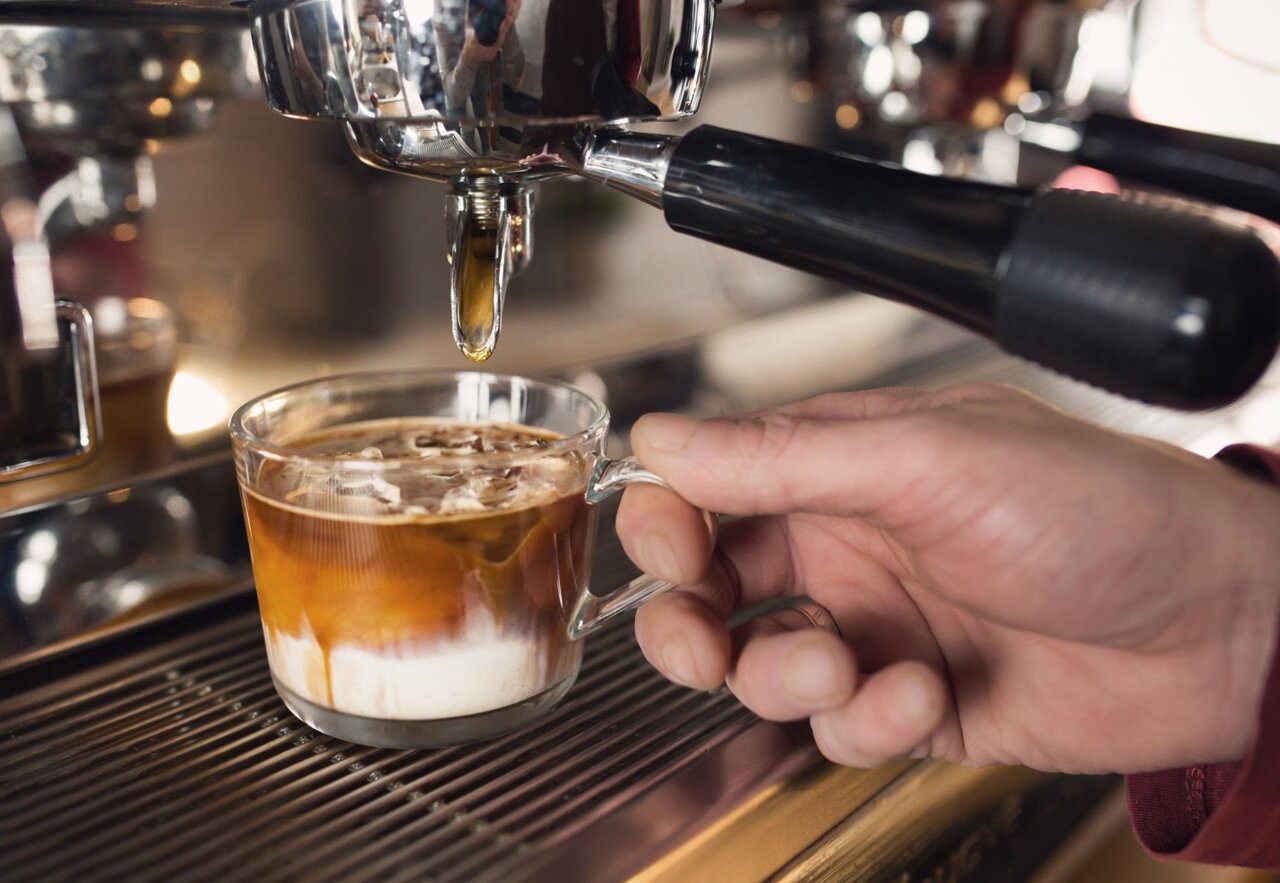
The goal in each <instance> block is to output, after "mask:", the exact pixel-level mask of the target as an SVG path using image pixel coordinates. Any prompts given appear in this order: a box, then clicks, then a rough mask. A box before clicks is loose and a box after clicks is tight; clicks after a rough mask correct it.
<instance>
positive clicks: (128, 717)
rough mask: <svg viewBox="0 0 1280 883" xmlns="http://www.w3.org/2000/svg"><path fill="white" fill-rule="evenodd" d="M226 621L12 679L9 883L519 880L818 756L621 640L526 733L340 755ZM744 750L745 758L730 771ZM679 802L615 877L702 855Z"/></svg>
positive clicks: (0, 785) (593, 656)
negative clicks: (679, 843) (573, 846)
mask: <svg viewBox="0 0 1280 883" xmlns="http://www.w3.org/2000/svg"><path fill="white" fill-rule="evenodd" d="M598 571H599V574H600V578H601V581H602V583H609V582H618V581H620V580H621V579H622V578H623V575H624V574H625V572H626V568H625V565H624V564H623V563H622V559H621V558H620V557H619V556H618V555H617V554H616V553H615V554H613V555H610V556H608V557H607V558H605V559H604V560H602V561H601V562H600V564H599V565H598ZM224 607H225V608H227V609H226V610H225V611H224V612H222V613H215V612H211V611H206V612H205V613H204V614H203V615H202V617H201V619H202V620H203V621H200V620H196V621H195V622H191V621H190V618H188V621H187V622H186V623H185V624H184V625H182V626H181V627H171V628H169V629H167V630H165V631H163V632H159V633H155V632H154V630H153V632H152V633H150V634H149V635H147V636H144V637H142V638H139V637H137V636H135V637H134V638H130V636H128V635H123V636H121V637H120V638H119V639H118V642H117V643H115V644H111V643H108V644H106V645H104V646H102V647H100V648H98V650H97V651H96V652H97V653H98V654H99V655H98V657H97V658H98V659H99V664H98V665H96V666H93V667H90V666H85V667H83V668H80V667H79V666H76V665H75V664H74V662H75V659H74V655H73V656H71V657H68V658H67V662H66V664H64V665H63V666H62V671H64V672H66V671H70V672H71V673H70V674H69V675H67V676H64V677H59V676H57V675H54V676H53V679H52V680H50V676H49V675H48V674H46V672H47V670H48V668H49V666H47V665H46V666H45V667H34V668H27V669H25V670H18V671H16V672H11V673H9V674H8V675H3V674H0V694H2V695H5V696H6V697H7V698H6V699H4V700H0V734H3V738H4V741H5V746H6V750H5V752H4V754H3V756H2V757H0V837H2V838H3V840H4V842H5V843H6V844H8V845H7V846H6V850H5V852H6V878H7V879H14V880H27V879H32V880H34V879H41V880H49V879H72V878H75V879H119V878H122V877H127V878H129V879H135V880H151V879H166V880H167V879H196V878H199V879H228V880H231V879H234V880H241V879H243V880H251V879H252V880H257V879H298V878H301V877H306V878H308V879H324V880H330V879H332V880H337V879H350V877H351V876H352V875H355V876H359V877H360V878H363V879H433V880H472V879H485V880H500V879H501V880H507V879H525V878H527V877H528V876H529V875H530V874H531V873H533V870H534V869H535V868H536V867H537V865H538V864H539V863H540V862H541V861H544V860H549V859H550V858H551V857H553V856H554V855H555V854H556V853H557V852H558V851H559V847H561V846H563V845H565V844H567V843H571V842H573V838H574V837H575V835H578V834H580V833H581V832H583V831H585V830H587V829H589V828H590V827H591V826H592V825H594V824H596V823H600V822H602V821H604V820H609V819H613V818H626V812H625V809H622V808H623V807H624V805H625V804H627V803H628V801H630V800H632V799H633V798H635V797H637V796H639V795H641V794H650V795H652V794H661V793H662V783H663V782H664V781H667V780H668V779H670V777H672V776H673V774H675V773H678V772H679V771H681V770H686V769H687V770H690V771H691V772H693V773H694V774H695V775H696V776H697V777H698V778H700V781H699V783H698V784H699V791H700V792H706V793H721V794H729V795H734V796H737V797H742V796H744V793H749V791H750V787H749V786H751V787H759V786H762V785H764V784H767V783H768V782H770V781H771V780H773V779H775V778H776V777H777V776H778V775H779V773H780V772H781V771H785V770H788V769H790V770H793V771H794V770H795V769H796V767H797V766H801V767H803V766H805V765H808V764H812V763H813V762H814V760H815V755H814V753H813V752H812V750H811V749H805V748H804V747H803V745H802V744H801V743H796V742H794V741H792V740H791V739H790V738H786V737H784V736H783V731H782V730H780V729H779V728H777V727H776V726H774V725H768V724H762V723H759V722H757V721H755V720H754V719H753V718H752V716H751V715H750V714H749V713H748V712H746V711H745V710H744V709H743V708H742V707H741V706H740V705H738V704H737V703H736V701H734V700H733V699H732V697H731V696H729V695H728V694H727V693H726V692H724V691H720V692H717V693H710V694H708V693H698V692H693V691H689V690H686V689H683V688H680V687H676V686H674V685H672V684H670V683H668V682H666V681H665V680H664V679H662V678H661V677H660V676H659V675H657V674H656V673H655V672H654V671H653V670H652V669H651V668H650V667H649V666H648V664H647V663H646V662H645V661H644V659H643V657H642V656H641V655H640V653H639V651H638V650H637V648H636V647H635V644H634V641H633V639H632V637H631V629H630V625H629V624H628V623H625V622H624V623H619V624H618V625H616V626H614V627H612V628H610V629H608V630H606V631H604V632H602V633H601V634H599V635H597V636H596V637H594V638H593V639H592V640H591V641H590V642H589V643H588V648H587V656H586V660H585V662H584V666H583V670H582V675H581V678H580V680H579V682H578V684H577V686H576V687H575V688H574V690H573V691H572V692H571V693H570V695H569V697H568V698H567V699H566V700H565V702H564V703H563V704H562V705H561V706H560V707H559V708H558V709H557V710H556V711H554V712H553V713H552V714H551V715H550V716H549V717H548V718H547V719H545V720H544V721H542V722H541V723H539V724H538V725H536V726H535V727H532V728H530V729H528V730H525V731H524V732H521V733H517V734H513V735H511V736H508V737H504V738H502V739H499V740H497V741H494V742H490V743H485V744H480V745H472V746H466V747H459V748H452V749H446V750H442V751H430V752H425V751H420V752H400V751H388V750H376V749H369V748H362V747H358V746H353V745H350V744H345V743H341V742H337V741H335V740H332V739H329V738H328V737H325V736H322V735H320V734H318V733H315V732H313V731H310V730H309V729H307V728H306V727H305V726H303V725H301V724H300V723H298V722H297V721H295V720H293V719H292V718H291V717H290V716H289V714H288V713H287V712H286V711H285V709H284V707H283V705H282V704H281V703H280V700H279V699H278V698H277V697H276V695H275V693H274V690H273V688H272V685H271V681H270V677H269V673H268V670H267V666H266V660H265V658H264V655H263V651H262V638H261V634H260V629H259V623H258V618H257V615H256V612H254V611H253V609H252V605H251V604H250V603H247V602H245V603H234V602H230V603H228V604H226V605H224ZM246 608H247V609H246ZM762 728H763V729H764V730H765V731H766V732H763V733H762V732H753V731H757V730H761V729H762ZM770 734H771V735H770ZM741 739H745V740H746V742H745V743H744V744H745V747H746V748H747V749H748V751H747V752H746V756H745V757H744V756H742V754H741V752H740V753H739V755H738V763H736V764H729V765H726V764H724V763H723V761H722V759H721V758H720V756H719V752H720V750H721V749H722V747H723V746H726V745H730V744H732V743H735V742H737V741H738V740H741ZM679 788H680V790H679V791H678V792H677V793H676V794H674V795H671V796H670V797H669V799H668V802H667V811H666V813H665V817H664V818H661V819H658V820H655V822H657V823H656V824H653V825H652V830H646V828H645V827H644V826H634V825H633V826H632V827H630V828H629V830H628V837H627V840H626V842H614V843H612V844H610V845H609V849H608V851H609V853H611V855H610V862H609V863H608V864H609V865H610V866H611V867H613V868H618V867H620V866H624V865H626V864H628V863H630V865H631V867H632V870H637V869H639V868H641V867H643V866H644V864H645V863H647V862H648V861H649V860H651V859H652V857H653V850H654V849H655V847H656V846H657V845H658V844H657V843H656V842H655V841H656V840H657V839H658V838H661V839H662V840H663V841H669V840H670V839H671V837H672V830H671V829H672V826H673V825H674V826H675V827H676V830H677V831H678V832H680V834H681V835H682V836H684V837H688V836H692V834H693V833H695V832H696V830H697V829H698V828H700V827H702V826H703V825H705V824H708V823H709V822H710V821H712V819H711V818H708V817H707V813H706V807H705V806H704V805H703V804H701V803H700V802H699V801H696V800H689V799H687V797H684V796H683V795H685V794H687V790H686V789H687V788H688V777H687V776H686V777H685V779H684V782H683V784H681V785H680V786H679ZM722 808H724V809H727V807H722ZM682 826H683V830H681V828H682ZM575 876H576V878H578V879H604V878H602V877H600V876H599V875H598V874H596V873H594V872H593V869H592V868H591V867H582V866H580V867H579V869H578V872H577V874H576V875H575Z"/></svg>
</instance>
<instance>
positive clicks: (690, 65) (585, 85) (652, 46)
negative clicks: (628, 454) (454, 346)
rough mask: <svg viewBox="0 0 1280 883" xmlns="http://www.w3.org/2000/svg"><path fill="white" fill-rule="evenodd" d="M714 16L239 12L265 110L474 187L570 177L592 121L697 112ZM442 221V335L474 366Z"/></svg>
mask: <svg viewBox="0 0 1280 883" xmlns="http://www.w3.org/2000/svg"><path fill="white" fill-rule="evenodd" d="M713 7H714V4H713V3H712V2H711V0H662V2H659V3H655V4H652V5H651V6H649V7H648V8H646V9H644V10H643V11H642V9H641V7H640V6H639V5H632V4H630V3H618V2H616V0H615V2H610V0H600V2H599V3H597V2H594V0H593V2H588V3H585V4H578V5H575V6H568V5H565V4H563V3H534V2H530V3H528V4H522V3H521V2H519V0H496V3H491V4H488V5H481V6H475V7H474V8H472V6H471V5H470V4H468V3H467V2H464V0H450V2H442V3H437V4H429V5H419V4H411V3H406V2H403V0H367V2H362V3H356V4H352V3H347V2H343V0H289V2H271V3H267V2H260V3H256V4H251V5H250V8H249V12H250V16H251V18H252V21H253V24H252V32H253V39H254V46H255V48H256V49H257V52H258V57H259V61H260V63H261V68H262V73H263V85H264V86H265V88H266V93H267V100H268V102H269V103H270V104H271V106H272V108H274V109H275V110H277V111H279V112H280V113H283V114H287V115H290V116H297V117H303V118H308V119H332V120H340V121H342V122H344V123H346V128H347V134H348V140H349V142H350V144H351V146H352V148H353V149H354V150H355V152H356V154H357V156H359V157H360V158H361V159H362V160H363V161H365V162H366V163H368V164H370V165H372V166H374V167H376V168H383V169H388V170H391V171H399V172H405V173H407V174H412V175H416V176H419V177H425V178H431V179H435V180H441V181H450V182H453V184H454V186H455V192H456V191H457V190H458V189H459V188H461V189H462V190H471V191H476V192H477V193H479V192H483V191H494V190H498V189H500V188H509V189H510V188H515V189H519V188H523V187H525V186H527V185H528V184H530V183H532V182H535V181H538V180H542V179H545V178H549V177H558V176H562V175H564V174H567V173H569V172H571V171H573V170H574V167H573V165H566V163H565V161H564V160H563V159H562V158H561V154H568V155H569V156H575V155H576V152H577V147H576V146H575V142H577V141H580V140H581V139H582V138H583V137H585V135H584V133H585V132H586V130H589V129H590V128H592V127H595V126H599V125H602V124H610V125H616V124H620V123H623V122H628V121H635V120H676V119H681V118H683V117H686V116H688V115H690V114H692V113H693V112H694V111H696V110H697V108H698V104H699V102H700V100H701V96H702V89H703V84H704V81H705V78H706V73H707V67H708V61H709V55H710V50H711V25H712V18H713ZM486 14H487V15H490V16H492V17H493V18H494V19H496V20H494V21H490V22H488V26H487V27H486V26H485V25H484V24H483V21H481V22H479V23H478V22H477V21H473V17H475V16H482V17H483V16H484V15H486ZM499 21H500V22H501V26H499V24H498V22H499ZM477 30H480V31H481V32H482V33H481V34H480V35H479V36H477ZM489 30H491V31H492V33H484V31H489ZM474 198H475V199H479V198H480V197H478V196H477V197H474ZM462 199H463V200H464V201H465V200H466V199H467V197H466V196H465V195H464V196H463V197H462ZM527 220H528V218H527V217H526V222H527ZM451 227H452V228H453V229H451V247H450V254H451V256H452V257H453V268H454V273H453V278H452V282H453V287H452V298H451V299H452V301H453V303H454V310H453V317H454V328H455V335H456V337H457V342H458V345H459V347H460V348H461V349H462V350H463V352H464V353H469V357H471V358H474V357H476V356H477V355H479V358H480V359H484V358H487V357H488V355H489V353H490V352H491V351H492V347H491V346H488V347H486V348H480V347H479V346H478V342H477V341H475V340H472V341H469V342H468V341H467V340H465V339H464V337H465V335H463V334H461V333H460V332H459V328H460V323H459V321H458V306H457V305H458V301H459V298H460V297H461V296H462V294H461V292H462V290H463V289H462V287H461V285H460V282H459V278H458V270H459V267H460V266H461V265H462V262H460V261H459V260H457V255H458V251H459V249H460V248H461V247H463V246H464V245H468V243H467V240H466V236H465V229H464V228H465V225H452V224H451ZM468 247H471V248H474V247H475V244H474V242H471V243H470V244H469V245H468ZM509 255H510V250H509V249H508V248H506V247H505V246H504V244H503V243H502V242H500V243H499V244H498V246H497V248H496V251H495V252H494V253H493V254H492V255H490V257H489V258H488V260H489V261H491V262H493V263H494V264H496V272H493V273H492V274H491V276H492V279H493V287H494V289H495V290H494V294H493V301H494V302H495V304H497V305H498V307H499V309H498V310H496V315H495V316H494V319H493V322H494V332H493V334H492V335H489V336H490V337H491V338H492V339H491V340H490V341H489V342H490V343H492V342H493V341H494V340H496V336H497V329H498V328H499V327H500V323H501V309H500V307H501V304H502V303H503V301H504V300H505V297H506V285H507V281H508V280H509V278H510V276H511V273H510V272H509V270H510V266H509V265H510V260H509Z"/></svg>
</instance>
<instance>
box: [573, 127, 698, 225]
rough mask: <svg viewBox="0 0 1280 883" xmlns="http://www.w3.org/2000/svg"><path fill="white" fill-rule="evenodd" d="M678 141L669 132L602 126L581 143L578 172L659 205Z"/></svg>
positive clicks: (655, 205)
mask: <svg viewBox="0 0 1280 883" xmlns="http://www.w3.org/2000/svg"><path fill="white" fill-rule="evenodd" d="M679 143H680V141H679V139H678V138H675V137H673V136H671V135H649V134H641V133H638V132H627V131H625V130H615V129H603V130H598V131H595V132H592V133H590V134H589V135H588V136H587V137H586V138H585V139H584V142H583V147H582V151H581V156H580V159H579V160H578V162H579V166H578V168H579V171H580V172H581V174H582V175H583V176H584V177H587V178H590V179H591V180H593V181H599V182H600V183H601V184H608V185H609V186H610V187H612V188H613V189H615V190H620V191H622V192H623V193H625V194H627V195H628V196H634V197H635V198H636V199H639V200H640V201H641V202H647V203H648V204H649V205H652V206H654V207H655V208H656V207H660V206H661V205H662V186H663V184H664V183H665V182H666V180H667V167H668V166H670V165H671V155H672V154H673V153H674V152H675V149H676V147H677V146H678V145H679Z"/></svg>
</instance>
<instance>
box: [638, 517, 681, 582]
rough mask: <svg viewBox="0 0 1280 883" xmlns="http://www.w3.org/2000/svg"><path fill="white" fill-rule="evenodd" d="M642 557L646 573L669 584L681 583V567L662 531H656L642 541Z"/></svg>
mask: <svg viewBox="0 0 1280 883" xmlns="http://www.w3.org/2000/svg"><path fill="white" fill-rule="evenodd" d="M640 557H641V558H643V559H644V562H643V564H644V569H645V572H647V573H649V574H651V575H653V576H656V577H659V578H661V579H665V580H666V581H667V582H673V583H678V582H679V581H680V565H679V563H678V562H677V561H676V553H675V550H674V549H672V548H671V543H670V542H668V540H667V538H666V537H665V536H664V535H663V534H662V532H661V531H656V530H655V531H653V532H652V533H650V534H649V535H648V536H647V537H645V538H644V539H643V540H641V541H640Z"/></svg>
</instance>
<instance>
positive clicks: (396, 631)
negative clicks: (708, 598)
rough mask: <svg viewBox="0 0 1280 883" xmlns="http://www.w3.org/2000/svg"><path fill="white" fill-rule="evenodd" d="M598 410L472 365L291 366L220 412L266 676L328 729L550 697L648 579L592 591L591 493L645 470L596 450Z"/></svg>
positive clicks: (596, 496)
mask: <svg viewBox="0 0 1280 883" xmlns="http://www.w3.org/2000/svg"><path fill="white" fill-rule="evenodd" d="M607 427H608V412H607V411H606V410H605V408H604V406H603V405H602V404H600V403H599V402H598V401H596V400H595V399H593V398H592V397H590V396H588V395H587V394H586V393H583V392H581V391H579V390H576V389H574V388H573V387H571V386H567V385H565V384H552V383H542V382H538V381H533V380H526V379H524V378H519V377H503V376H499V375H490V374H479V373H475V374H473V373H468V372H460V373H456V374H455V373H439V374H431V373H425V374H371V375H350V376H347V377H338V378H329V379H326V380H319V381H314V382H312V383H307V384H300V385H298V386H295V387H290V388H287V389H284V390H280V391H278V392H275V393H271V394H268V395H266V396H263V397H262V398H260V399H257V400H255V401H253V402H250V403H249V404H247V405H245V406H244V407H243V408H241V409H240V411H238V412H237V414H236V416H235V417H233V418H232V438H233V441H234V442H235V452H236V466H237V473H238V476H239V480H240V486H241V495H242V499H243V502H244V512H245V521H246V525H247V528H248V536H249V548H250V552H251V554H252V559H253V572H254V578H255V582H256V584H257V591H258V603H259V607H260V610H261V613H262V626H263V633H264V635H265V638H266V647H267V656H268V661H269V663H270V667H271V673H272V677H273V679H274V681H275V684H276V688H277V690H278V692H279V693H280V695H281V697H282V698H283V699H284V701H285V704H286V705H287V706H288V707H289V709H290V710H291V711H293V712H294V714H296V715H297V716H298V717H299V718H301V719H302V720H304V721H306V722H307V723H308V724H311V725H312V726H313V727H315V728H316V729H319V730H321V731H323V732H325V733H329V734H330V735H334V736H338V737H340V738H343V739H348V740H350V741H354V742H360V743H363V744H368V745H378V746H385V747H425V746H434V745H444V744H451V743H456V742H464V741H472V740H475V739H483V738H489V737H492V736H495V735H498V734H500V733H503V732H507V731H510V730H512V729H515V728H517V727H519V726H521V725H523V724H526V723H529V722H531V721H533V720H535V719H537V718H538V717H539V716H541V715H542V714H544V713H545V712H546V711H547V710H549V709H550V708H551V707H552V706H553V705H554V704H555V703H556V702H557V701H559V699H560V698H561V697H562V696H564V694H565V693H566V691H568V689H569V688H570V686H571V685H572V683H573V681H574V679H575V677H576V676H577V672H578V667H579V665H580V663H581V659H582V642H581V641H580V640H578V638H579V637H581V636H582V635H584V634H586V633H587V632H589V631H590V630H591V629H592V628H594V627H595V625H596V624H598V623H599V622H600V621H603V620H604V619H605V618H607V617H608V616H611V615H614V614H615V613H617V612H620V611H622V610H625V609H627V608H628V607H629V606H632V605H633V604H634V603H635V602H636V600H638V599H640V598H642V597H648V595H651V594H653V593H654V592H655V591H658V590H660V589H661V588H663V587H664V584H660V583H657V582H655V581H653V580H642V581H639V582H638V583H637V584H635V585H632V586H629V587H624V588H623V589H622V590H620V591H616V592H613V593H611V594H608V595H605V596H596V595H593V594H592V593H591V592H590V591H589V587H588V582H589V575H590V565H591V551H592V545H593V538H594V532H595V524H596V520H597V517H598V515H597V512H596V509H595V506H594V502H595V501H598V500H600V499H603V498H604V497H605V496H608V495H609V494H611V493H614V492H616V491H617V490H619V489H621V488H622V487H623V486H625V485H627V484H629V483H633V482H636V481H656V477H654V476H652V475H651V474H650V473H646V472H645V471H644V470H643V469H641V468H640V467H639V465H638V464H636V463H635V462H634V461H632V460H618V461H614V460H608V459H607V458H605V456H604V450H603V448H604V438H605V435H606V432H607Z"/></svg>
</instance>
